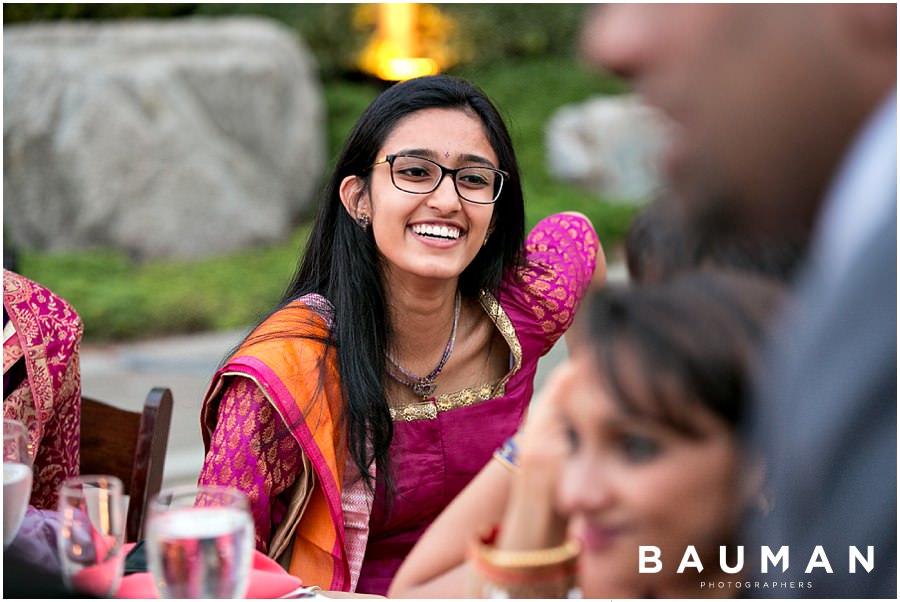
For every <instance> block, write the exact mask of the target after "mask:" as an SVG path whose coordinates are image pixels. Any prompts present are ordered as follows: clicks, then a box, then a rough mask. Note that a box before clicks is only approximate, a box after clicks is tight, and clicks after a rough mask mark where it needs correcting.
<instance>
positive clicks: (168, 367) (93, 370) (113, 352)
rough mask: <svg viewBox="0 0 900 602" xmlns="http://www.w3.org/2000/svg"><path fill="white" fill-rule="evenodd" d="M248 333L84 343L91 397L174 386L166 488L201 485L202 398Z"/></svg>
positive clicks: (136, 404)
mask: <svg viewBox="0 0 900 602" xmlns="http://www.w3.org/2000/svg"><path fill="white" fill-rule="evenodd" d="M624 278H625V272H624V268H623V267H622V266H618V265H614V266H612V267H611V268H610V270H609V280H610V281H611V282H615V281H622V280H624ZM244 334H245V332H244V330H232V331H225V332H213V333H202V334H196V335H183V336H177V337H169V338H165V339H156V340H152V341H144V342H139V343H132V344H117V345H84V346H83V347H82V351H81V378H82V389H83V391H84V393H85V395H88V396H90V397H95V398H97V399H101V400H104V401H106V402H108V403H111V404H113V405H117V406H119V407H122V408H126V409H130V410H139V409H140V408H141V407H142V406H143V403H144V398H145V397H146V395H147V392H148V391H149V390H150V389H151V388H152V387H155V386H166V387H169V388H170V389H172V395H173V397H174V401H175V407H174V412H173V415H172V427H171V431H170V433H169V448H168V454H167V456H166V466H165V472H164V475H163V487H172V486H175V485H182V484H192V483H196V481H197V477H198V475H199V474H200V467H201V466H202V464H203V442H202V439H201V438H200V401H201V399H202V398H203V395H204V393H205V392H206V387H207V386H208V385H209V379H210V377H211V376H212V374H213V373H214V372H215V371H216V368H217V367H218V364H219V362H220V361H221V360H222V359H223V358H224V357H225V355H226V354H227V353H228V352H229V350H231V349H232V348H233V347H234V346H235V345H236V344H237V343H238V342H240V340H241V339H242V337H243V336H244ZM565 356H566V349H565V342H564V341H562V342H561V344H557V345H556V346H555V347H554V348H553V349H552V350H551V351H550V353H548V354H547V355H546V356H545V357H544V358H542V359H541V361H540V363H539V364H538V371H537V375H536V377H535V389H539V388H540V385H541V383H543V381H544V379H545V378H546V375H547V374H548V373H549V372H550V371H551V370H552V369H553V367H554V366H556V365H557V364H558V363H559V362H560V361H561V360H562V359H563V358H564V357H565Z"/></svg>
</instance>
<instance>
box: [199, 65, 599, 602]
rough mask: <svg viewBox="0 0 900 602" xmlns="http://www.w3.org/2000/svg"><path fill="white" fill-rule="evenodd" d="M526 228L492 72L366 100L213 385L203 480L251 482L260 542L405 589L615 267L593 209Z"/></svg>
mask: <svg viewBox="0 0 900 602" xmlns="http://www.w3.org/2000/svg"><path fill="white" fill-rule="evenodd" d="M523 238H524V201H523V198H522V189H521V184H520V178H519V171H518V166H517V163H516V158H515V154H514V152H513V149H512V145H511V142H510V138H509V134H508V132H507V130H506V127H505V125H504V124H503V121H502V120H501V118H500V116H499V114H498V112H497V110H496V109H495V107H494V106H493V105H492V104H491V102H490V101H489V100H488V99H487V97H486V96H485V95H484V94H483V93H482V92H481V91H480V90H478V89H477V88H475V87H474V86H472V85H471V84H469V83H467V82H464V81H462V80H459V79H455V78H452V77H447V76H433V77H425V78H419V79H415V80H410V81H408V82H404V83H401V84H397V85H395V86H394V87H392V88H390V89H389V90H387V91H386V92H384V93H383V94H382V95H380V96H379V97H378V98H377V99H376V100H375V101H374V102H373V103H372V105H371V106H370V107H369V108H368V109H367V110H366V111H365V113H364V114H363V115H362V117H361V118H360V120H359V122H358V123H357V124H356V126H355V128H354V130H353V131H352V132H351V134H350V136H349V139H348V140H347V142H346V144H345V146H344V149H343V151H342V153H341V155H340V157H339V158H338V160H337V165H336V168H335V171H334V173H333V174H332V176H331V178H330V180H329V182H328V185H327V187H326V190H325V195H324V202H323V204H322V206H321V208H320V211H319V215H318V217H317V218H316V222H315V225H314V227H313V232H312V234H311V236H310V240H309V243H308V245H307V248H306V250H305V252H304V254H303V257H302V258H301V260H300V265H299V268H298V271H297V274H296V276H295V277H294V280H293V282H292V283H291V285H290V286H289V288H288V290H287V292H286V294H285V295H284V299H283V301H282V303H281V304H280V305H279V307H278V308H277V309H276V310H275V311H273V312H272V313H271V314H270V315H269V316H268V317H267V318H266V319H265V320H264V321H262V322H261V324H260V325H259V326H258V327H257V328H256V329H255V330H254V332H253V333H251V334H250V336H248V337H247V339H246V340H245V341H244V342H243V343H242V345H241V346H240V347H239V349H238V350H237V351H236V352H235V353H234V355H232V356H231V357H230V358H229V359H228V360H227V361H226V362H225V364H224V365H223V367H222V368H221V369H220V370H219V371H218V372H217V374H216V375H215V377H214V379H213V383H212V385H211V387H210V390H209V393H208V394H207V396H206V398H205V400H204V405H203V416H202V426H203V434H204V442H205V445H206V448H207V455H206V460H205V463H204V467H203V472H202V474H201V477H200V481H201V483H206V484H221V485H229V486H234V487H238V488H240V489H242V490H244V491H246V492H247V493H248V494H249V496H250V498H251V503H252V506H253V515H254V519H255V523H256V537H257V548H258V549H260V550H262V551H264V552H266V553H268V554H269V555H270V556H272V557H274V558H277V559H278V560H279V561H280V562H281V563H282V564H283V565H284V566H286V567H287V568H288V570H289V571H290V572H291V573H293V574H296V575H298V576H300V577H302V578H303V580H304V583H306V584H310V585H319V586H321V587H323V588H327V589H335V590H345V591H358V592H365V593H377V594H384V593H386V591H387V588H388V586H389V584H390V581H391V579H392V577H393V575H394V573H395V571H396V570H397V568H398V567H399V565H400V563H401V562H402V561H403V559H404V557H405V556H406V554H407V553H408V551H409V550H410V549H411V548H412V546H413V544H414V543H415V542H416V540H417V539H418V538H419V536H420V535H421V533H422V532H423V531H424V530H425V528H426V527H427V526H428V525H429V524H430V523H431V521H432V520H433V519H434V517H436V516H437V515H438V514H439V513H440V512H441V510H443V508H444V507H445V506H446V505H447V503H448V502H449V501H450V500H451V499H452V498H453V497H454V496H455V495H456V494H457V493H458V492H459V491H460V490H461V489H462V488H463V487H464V486H465V485H466V484H467V483H468V482H469V480H470V479H471V478H472V477H473V476H474V475H475V474H476V473H477V472H478V471H479V470H480V469H481V467H482V466H483V465H484V464H485V463H486V462H487V461H488V460H489V459H490V457H491V454H492V452H493V450H494V449H495V448H496V447H497V446H498V445H500V443H502V442H503V441H504V440H505V439H506V438H508V437H509V436H510V435H511V434H512V433H513V432H515V430H516V429H517V427H518V425H519V422H520V420H521V418H522V416H523V414H524V411H525V408H526V407H527V405H528V402H529V400H530V398H531V394H532V391H533V386H534V385H533V381H534V374H535V370H536V367H537V361H538V359H539V358H540V356H541V355H543V354H544V353H546V352H547V351H548V350H549V349H550V348H551V347H552V346H553V344H554V343H555V342H556V341H557V339H558V338H559V337H560V336H561V335H562V334H563V333H564V332H565V330H566V329H567V328H568V326H569V324H570V323H571V321H572V318H573V316H574V313H575V311H576V309H577V307H578V305H579V303H580V300H581V298H582V296H583V294H584V291H585V289H586V288H587V285H588V283H589V282H590V281H591V279H592V276H593V278H594V279H595V280H598V279H600V280H602V279H603V278H604V277H605V271H604V266H605V264H604V262H603V255H602V250H601V248H600V245H599V241H598V240H597V235H596V233H595V232H594V229H593V227H592V226H591V224H590V222H589V221H588V220H587V219H586V218H585V217H584V216H582V215H579V214H575V213H564V214H559V215H554V216H550V217H548V218H546V219H544V220H543V221H541V222H540V223H539V224H538V225H537V226H536V227H535V228H534V230H533V231H532V232H531V233H530V234H529V236H528V238H527V240H523ZM595 265H597V266H600V267H599V268H598V270H597V272H598V273H597V274H594V272H595Z"/></svg>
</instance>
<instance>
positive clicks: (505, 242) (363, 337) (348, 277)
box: [273, 75, 525, 489]
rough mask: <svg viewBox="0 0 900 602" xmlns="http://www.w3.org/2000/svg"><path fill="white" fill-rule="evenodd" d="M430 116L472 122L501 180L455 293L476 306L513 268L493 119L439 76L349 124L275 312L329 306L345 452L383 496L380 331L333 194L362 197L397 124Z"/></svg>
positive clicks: (512, 165)
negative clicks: (314, 302) (345, 187)
mask: <svg viewBox="0 0 900 602" xmlns="http://www.w3.org/2000/svg"><path fill="white" fill-rule="evenodd" d="M431 108H450V109H457V108H458V109H460V110H464V111H467V112H469V113H471V114H473V115H474V116H476V117H478V119H480V121H481V123H482V125H483V127H484V133H485V136H486V137H487V139H488V141H489V143H490V145H491V147H492V148H493V150H494V152H495V153H496V155H497V159H498V161H499V166H498V167H499V168H500V169H502V170H504V171H506V172H507V173H508V174H509V177H508V178H507V179H506V181H505V182H504V185H503V190H502V193H501V195H500V198H499V199H497V202H496V204H495V205H494V216H493V217H494V222H493V223H494V232H493V233H492V234H491V236H490V237H489V239H488V240H487V243H486V244H485V245H484V246H483V247H482V248H481V250H480V251H479V252H478V254H477V255H476V256H475V258H474V260H473V261H472V262H471V263H470V264H469V265H468V266H467V267H466V268H465V270H464V271H463V272H462V274H461V275H460V278H459V290H460V293H461V294H462V295H463V296H466V297H470V298H477V296H478V295H479V294H480V291H481V290H486V291H488V292H493V291H495V290H496V289H497V287H498V286H499V285H500V282H501V280H502V278H503V276H504V272H505V271H506V270H509V269H511V268H514V267H515V266H517V265H518V263H519V262H520V259H521V255H520V254H521V247H522V243H523V239H524V232H525V208H524V200H523V197H522V186H521V181H520V178H519V168H518V164H517V161H516V157H515V153H514V152H513V147H512V141H511V139H510V136H509V132H508V131H507V129H506V125H505V124H504V123H503V119H502V118H501V116H500V113H499V112H498V111H497V109H496V107H494V105H493V104H492V103H491V101H490V100H489V99H488V98H487V96H486V95H485V94H484V92H482V91H481V90H479V89H478V88H477V87H475V86H473V85H472V84H470V83H468V82H466V81H463V80H461V79H458V78H454V77H449V76H446V75H435V76H429V77H422V78H417V79H413V80H409V81H406V82H402V83H399V84H396V85H394V86H392V87H391V88H389V89H387V90H386V91H384V92H383V93H382V94H381V95H379V96H378V97H377V98H376V99H375V100H374V101H373V102H372V104H371V105H370V106H369V107H368V108H367V109H366V111H365V112H364V113H363V114H362V116H361V117H360V118H359V121H358V122H357V123H356V126H355V127H354V128H353V131H352V132H351V133H350V136H349V137H348V139H347V141H346V143H345V144H344V148H343V150H342V151H341V153H340V156H339V157H338V159H337V164H336V166H335V169H334V172H333V173H332V175H331V177H330V179H329V180H328V182H327V184H326V187H325V190H324V196H323V201H322V203H321V205H320V208H319V213H318V215H317V217H316V220H315V224H314V226H313V229H312V232H311V234H310V237H309V240H308V242H307V245H306V249H305V251H304V253H303V255H302V256H301V259H300V263H299V266H298V268H297V272H296V274H295V276H294V278H293V280H292V282H291V284H290V286H289V287H288V288H287V290H286V291H285V293H284V296H283V298H282V301H281V303H280V304H279V308H281V307H284V306H285V305H287V304H288V303H290V302H291V301H293V300H295V299H297V298H299V297H301V296H303V295H306V294H309V293H318V294H320V295H322V296H324V297H325V298H326V299H328V300H329V301H330V302H331V304H332V305H333V307H334V316H333V319H334V325H333V330H332V334H331V339H330V340H329V341H327V343H328V344H329V345H334V347H335V349H336V352H337V357H338V369H339V372H340V376H341V388H342V393H343V396H344V409H345V421H344V424H345V426H346V435H347V445H348V448H349V453H350V454H351V457H352V458H353V460H354V463H355V464H356V466H357V467H358V468H359V470H360V472H361V474H362V475H364V477H365V478H366V484H367V486H369V487H370V488H374V486H375V482H374V481H372V479H371V478H370V477H369V467H370V466H371V464H372V462H373V461H374V462H375V463H376V464H377V466H378V478H379V479H383V480H384V482H385V483H386V484H387V486H388V488H389V489H392V487H393V486H392V480H391V478H390V470H389V463H388V448H389V447H390V443H391V439H392V437H393V424H392V421H391V415H390V411H389V409H388V403H387V399H386V397H385V388H384V378H385V360H386V350H387V341H388V336H389V334H390V325H389V324H388V323H387V308H386V302H385V291H384V282H383V279H382V273H381V267H380V260H379V253H378V249H377V248H376V245H375V240H374V237H373V235H372V232H371V229H365V230H364V229H363V228H360V226H359V225H358V224H357V223H356V222H355V221H354V220H353V218H352V217H351V216H350V215H349V214H348V213H347V211H346V209H345V208H344V205H343V204H342V202H341V199H340V196H339V190H340V185H341V182H342V181H343V180H344V178H346V177H347V176H351V175H355V176H358V177H360V178H361V179H362V180H363V182H364V191H365V190H368V186H369V177H370V172H371V170H370V167H371V166H372V164H373V163H374V162H375V161H376V159H377V157H376V154H377V153H378V151H379V149H380V148H381V147H382V145H383V144H384V141H385V140H386V139H387V137H388V136H389V135H390V133H391V132H392V131H393V129H394V128H395V127H396V125H397V123H398V122H399V121H400V120H401V119H403V118H404V117H406V116H408V115H410V114H412V113H415V112H417V111H421V110H423V109H431ZM273 313H274V312H273ZM298 336H302V335H298ZM367 440H369V441H370V442H371V448H370V449H367Z"/></svg>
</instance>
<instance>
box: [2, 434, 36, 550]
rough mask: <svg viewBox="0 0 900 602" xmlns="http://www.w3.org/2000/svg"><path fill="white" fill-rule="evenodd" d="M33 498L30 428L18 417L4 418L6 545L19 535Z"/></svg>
mask: <svg viewBox="0 0 900 602" xmlns="http://www.w3.org/2000/svg"><path fill="white" fill-rule="evenodd" d="M30 497H31V454H29V453H28V429H26V428H25V425H24V424H22V423H21V422H19V421H18V420H12V419H9V418H5V419H4V420H3V548H4V549H5V548H6V546H8V545H9V544H10V543H12V540H13V539H15V538H16V533H18V532H19V527H21V526H22V519H23V518H25V511H26V510H27V509H28V499H29V498H30Z"/></svg>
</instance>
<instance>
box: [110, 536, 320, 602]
mask: <svg viewBox="0 0 900 602" xmlns="http://www.w3.org/2000/svg"><path fill="white" fill-rule="evenodd" d="M132 546H134V544H126V545H125V553H126V554H127V553H128V551H129V550H131V548H132ZM302 585H303V582H302V581H301V580H300V579H299V578H298V577H294V576H293V575H290V574H288V572H287V571H285V570H284V569H283V568H282V567H281V565H280V564H278V563H277V562H275V561H274V560H272V559H271V558H269V557H267V556H265V555H263V554H261V553H260V552H258V551H256V550H254V551H253V566H252V567H251V568H250V583H249V585H248V586H247V593H246V595H245V597H246V598H278V597H280V596H283V595H285V594H289V593H290V592H293V591H294V590H296V589H297V588H299V587H301V586H302ZM115 597H116V598H158V597H159V594H158V593H157V591H156V585H154V583H153V576H152V575H151V574H150V573H134V574H132V575H128V576H126V577H124V578H123V579H122V583H121V584H120V585H119V589H118V590H117V591H116V596H115Z"/></svg>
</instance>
